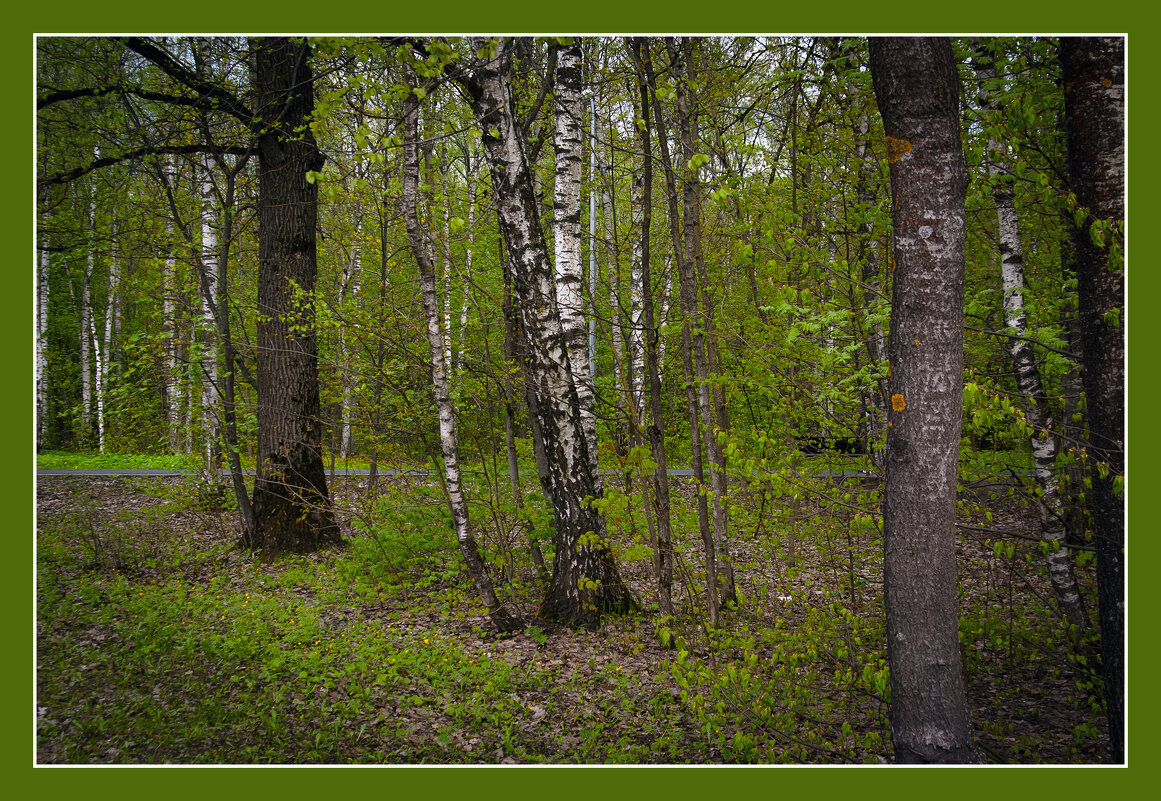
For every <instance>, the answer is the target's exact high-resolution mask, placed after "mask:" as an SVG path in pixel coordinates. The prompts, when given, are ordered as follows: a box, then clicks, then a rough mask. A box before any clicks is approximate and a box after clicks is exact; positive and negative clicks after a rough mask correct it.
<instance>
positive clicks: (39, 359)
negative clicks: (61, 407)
mask: <svg viewBox="0 0 1161 801" xmlns="http://www.w3.org/2000/svg"><path fill="white" fill-rule="evenodd" d="M43 230H44V221H43V219H42V220H41V231H42V233H41V238H40V248H41V249H40V263H39V264H38V265H37V269H36V449H37V450H38V451H39V450H40V449H41V448H43V447H44V440H45V434H46V433H47V432H46V431H45V428H46V426H47V423H48V420H47V415H48V354H47V345H48V303H49V275H48V272H49V260H48V247H47V244H48V243H47V241H46V237H45V235H44V233H43Z"/></svg>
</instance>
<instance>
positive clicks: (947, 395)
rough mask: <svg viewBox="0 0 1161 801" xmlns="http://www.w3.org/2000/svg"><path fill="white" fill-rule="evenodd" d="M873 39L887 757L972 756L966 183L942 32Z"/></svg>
mask: <svg viewBox="0 0 1161 801" xmlns="http://www.w3.org/2000/svg"><path fill="white" fill-rule="evenodd" d="M870 48H871V74H872V77H873V80H874V84H875V97H876V98H877V99H878V103H879V111H880V113H881V114H882V117H883V129H884V132H885V133H886V135H887V153H888V161H889V162H890V172H891V195H892V200H893V203H894V233H895V254H894V255H895V273H894V288H893V294H892V304H891V326H890V334H889V338H888V343H887V350H888V359H889V364H890V368H889V373H888V381H889V382H890V392H891V411H890V413H889V417H888V422H887V426H888V433H887V453H886V465H887V484H886V491H885V495H884V500H883V517H884V582H883V584H884V593H885V601H886V610H887V658H888V663H889V666H890V670H891V740H892V742H893V744H894V747H895V759H896V761H897V762H936V763H965V762H977V761H980V755H979V752H978V751H977V750H976V748H975V746H974V745H973V739H972V731H971V718H970V715H969V713H968V708H967V701H966V698H965V694H964V686H963V671H962V664H961V657H960V650H959V640H958V620H957V595H956V593H957V583H956V569H955V501H956V495H955V494H956V472H957V457H958V454H959V436H960V418H961V416H962V385H963V379H962V372H963V295H964V200H965V195H966V190H967V168H966V165H965V164H964V157H963V148H962V145H961V143H960V130H959V106H958V103H959V80H958V77H957V74H956V65H955V61H954V58H953V56H952V50H951V43H950V42H949V41H948V40H947V39H918V38H883V39H878V38H875V39H871V40H870Z"/></svg>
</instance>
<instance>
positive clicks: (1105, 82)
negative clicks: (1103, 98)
mask: <svg viewBox="0 0 1161 801" xmlns="http://www.w3.org/2000/svg"><path fill="white" fill-rule="evenodd" d="M1101 86H1103V87H1104V88H1106V89H1112V88H1113V82H1112V81H1110V80H1109V79H1108V78H1105V79H1104V80H1103V81H1101Z"/></svg>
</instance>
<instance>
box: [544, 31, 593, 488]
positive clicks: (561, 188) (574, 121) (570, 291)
mask: <svg viewBox="0 0 1161 801" xmlns="http://www.w3.org/2000/svg"><path fill="white" fill-rule="evenodd" d="M556 59H557V61H556V135H555V137H554V140H553V149H554V151H555V153H556V180H555V183H554V187H553V226H552V233H553V242H554V246H555V252H556V265H555V267H556V302H557V308H558V309H559V311H560V326H561V329H562V331H563V335H564V340H565V343H566V344H565V346H566V348H567V352H568V361H569V366H570V367H571V369H572V375H573V380H574V383H575V386H576V393H577V400H578V401H579V403H580V415H581V428H582V429H583V431H584V436H585V441H586V445H587V450H588V456H589V461H590V463H591V466H592V473H593V476H594V480H595V481H596V482H597V485H598V487H599V485H600V475H599V473H598V472H597V461H598V460H597V418H596V412H595V410H594V400H593V376H592V374H591V372H590V369H589V358H588V342H587V338H586V336H587V332H586V330H585V318H584V299H583V291H582V290H583V287H584V267H583V265H582V262H581V237H580V232H581V225H580V222H581V220H580V195H581V148H582V143H581V116H582V114H583V111H582V105H581V99H582V98H581V46H580V43H579V41H578V42H575V43H574V44H571V45H562V46H560V47H558V48H557V49H556Z"/></svg>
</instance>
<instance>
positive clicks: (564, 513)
mask: <svg viewBox="0 0 1161 801" xmlns="http://www.w3.org/2000/svg"><path fill="white" fill-rule="evenodd" d="M511 48H512V43H511V40H501V41H499V42H496V41H494V40H488V39H474V40H473V49H474V50H475V51H476V53H477V58H476V60H475V64H474V65H473V66H474V69H473V70H472V73H471V74H470V75H465V74H463V73H461V74H460V80H461V81H462V83H463V85H464V88H465V90H466V91H467V94H468V97H469V101H470V103H471V106H472V111H473V113H474V115H475V117H476V121H477V124H478V125H479V127H480V130H481V132H482V138H483V145H484V154H485V157H486V158H487V161H488V167H489V170H490V172H491V176H492V193H493V196H494V197H495V200H496V210H497V215H498V217H499V220H500V229H501V233H502V235H503V238H504V242H505V243H506V245H507V250H508V255H509V261H510V265H511V268H512V272H513V287H514V289H515V294H516V300H517V302H518V303H519V305H520V314H521V319H522V321H523V324H524V330H525V332H526V334H527V338H528V344H529V350H530V353H529V365H528V367H529V377H530V380H531V382H532V384H533V387H534V391H535V395H536V412H535V414H536V416H537V418H538V421H539V424H540V430H541V435H542V438H543V442H544V449H545V456H546V460H545V461H546V462H547V468H548V469H547V470H546V473H545V475H543V476H542V477H541V480H542V483H543V484H544V489H545V493H546V494H547V495H548V497H549V498H550V499H551V500H552V506H553V513H554V517H555V520H556V531H555V533H554V535H553V541H554V544H555V546H556V548H555V553H554V554H553V565H552V586H551V587H550V588H549V591H548V593H547V595H546V597H545V599H544V601H543V602H542V603H541V605H540V616H541V617H542V618H544V619H546V620H551V621H557V622H560V623H564V624H565V625H572V626H583V627H585V628H596V627H597V626H598V625H599V624H600V619H601V614H602V612H604V611H629V610H631V609H635V608H637V602H636V600H635V599H634V598H633V596H632V595H631V594H630V593H629V590H628V588H627V587H626V586H625V584H624V582H623V581H622V580H621V577H620V574H619V573H618V571H617V566H616V563H615V561H614V559H613V552H612V549H611V548H610V546H609V543H608V542H607V540H606V539H605V529H604V521H603V520H602V519H601V517H600V515H598V514H597V513H596V511H595V510H594V509H593V508H592V506H591V504H590V501H591V499H593V498H597V497H600V490H599V484H598V483H597V480H596V476H595V474H594V473H593V469H592V460H591V458H590V456H589V448H588V443H587V440H586V438H585V435H584V430H583V427H582V423H581V413H580V400H579V398H578V395H577V387H576V382H575V379H574V377H573V372H572V368H571V365H570V362H569V358H568V348H567V343H566V340H565V336H564V329H563V328H562V326H561V323H560V315H559V312H558V308H557V302H556V288H555V276H554V272H553V269H552V265H551V262H550V260H549V257H548V246H547V243H546V240H545V237H544V231H543V228H542V227H541V224H540V217H539V215H538V214H537V207H538V204H537V196H536V192H535V189H534V186H533V180H532V173H531V171H530V169H529V166H528V157H527V145H526V142H525V137H524V134H523V132H522V130H521V129H520V127H519V125H518V123H517V121H516V118H515V116H514V113H513V108H514V102H513V97H512V86H511V74H510V70H511Z"/></svg>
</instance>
